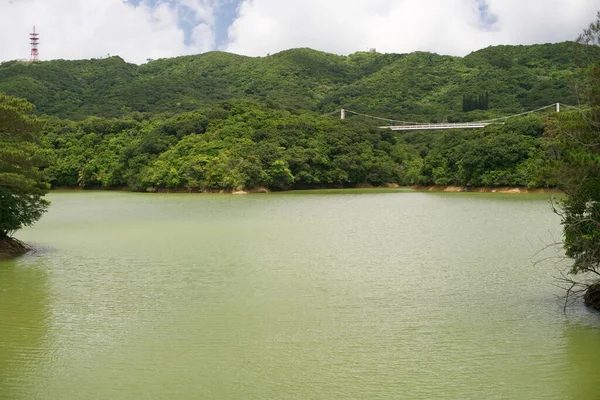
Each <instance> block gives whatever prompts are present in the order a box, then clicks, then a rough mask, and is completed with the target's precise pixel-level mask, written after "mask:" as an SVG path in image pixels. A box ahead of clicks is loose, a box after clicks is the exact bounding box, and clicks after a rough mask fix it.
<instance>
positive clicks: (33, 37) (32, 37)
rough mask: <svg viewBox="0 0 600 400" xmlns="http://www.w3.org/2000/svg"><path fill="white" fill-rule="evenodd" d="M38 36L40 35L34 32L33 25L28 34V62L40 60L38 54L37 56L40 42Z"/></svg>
mask: <svg viewBox="0 0 600 400" xmlns="http://www.w3.org/2000/svg"><path fill="white" fill-rule="evenodd" d="M38 36H40V34H39V33H36V32H35V26H34V27H33V32H32V33H30V34H29V41H30V43H31V58H30V59H29V61H30V62H39V61H40V59H39V58H38V56H39V51H38V44H39V43H40V42H39V40H40V38H39V37H38Z"/></svg>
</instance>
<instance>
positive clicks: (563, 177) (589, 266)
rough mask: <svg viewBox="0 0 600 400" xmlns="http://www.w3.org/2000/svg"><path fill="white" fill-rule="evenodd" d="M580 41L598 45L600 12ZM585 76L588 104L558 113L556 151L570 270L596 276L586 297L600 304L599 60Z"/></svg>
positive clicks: (584, 95) (583, 89)
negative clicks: (569, 113) (563, 192)
mask: <svg viewBox="0 0 600 400" xmlns="http://www.w3.org/2000/svg"><path fill="white" fill-rule="evenodd" d="M578 41H579V42H580V43H582V44H586V45H595V46H598V45H600V13H598V19H597V20H596V21H595V22H594V23H592V24H591V25H590V27H589V28H588V29H586V30H585V31H584V32H583V34H582V35H581V36H580V37H579V40H578ZM584 56H586V54H581V57H584ZM585 77H586V80H585V85H584V86H582V87H580V92H579V95H580V96H581V98H582V101H583V102H584V103H585V104H587V106H588V107H587V108H586V109H583V110H582V111H581V112H580V113H576V114H571V115H563V116H560V118H558V117H557V118H555V121H554V125H555V131H556V134H557V135H556V137H557V142H556V148H555V153H556V154H558V156H559V157H558V171H559V175H558V176H559V179H558V182H559V183H560V185H561V186H562V187H563V188H564V190H565V194H566V197H565V199H564V200H563V201H562V203H561V209H560V215H561V216H562V223H563V227H564V247H565V250H566V254H567V256H568V257H570V258H571V259H572V260H573V264H572V268H571V273H572V274H584V275H586V276H589V275H591V276H593V277H595V278H594V279H593V281H592V282H593V283H592V284H591V285H585V286H586V287H587V293H586V295H585V300H586V303H587V304H588V305H590V306H592V307H595V308H597V309H600V62H598V61H595V62H594V63H592V64H591V65H590V66H587V67H586V70H585ZM573 284H574V285H575V286H576V284H577V282H573ZM575 286H572V287H571V289H570V290H572V288H573V287H575Z"/></svg>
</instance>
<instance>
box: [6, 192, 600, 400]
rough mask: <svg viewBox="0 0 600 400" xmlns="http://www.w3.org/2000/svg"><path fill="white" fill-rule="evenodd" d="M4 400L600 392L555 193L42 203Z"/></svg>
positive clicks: (15, 279) (134, 197)
mask: <svg viewBox="0 0 600 400" xmlns="http://www.w3.org/2000/svg"><path fill="white" fill-rule="evenodd" d="M48 198H49V200H51V201H52V206H51V208H50V210H49V212H48V213H47V214H46V215H45V216H44V217H43V219H42V220H41V221H40V222H39V223H38V224H36V225H35V226H34V227H32V228H27V229H24V230H22V231H20V232H19V233H18V235H17V237H18V238H20V239H21V240H24V241H26V242H27V243H29V244H33V245H34V246H35V247H36V249H37V251H36V252H35V253H33V254H30V255H28V256H25V257H22V258H20V259H16V260H9V261H0V399H10V400H18V399H77V400H82V399H124V400H125V399H395V398H406V399H469V398H471V399H534V398H535V399H599V398H600V314H598V313H594V312H590V311H588V310H587V309H586V308H585V307H584V306H582V305H581V304H576V305H574V306H572V307H570V308H568V309H567V311H566V312H564V311H563V303H562V302H561V300H560V299H559V298H558V297H557V296H560V295H561V294H562V292H561V290H560V289H558V288H557V287H555V286H554V284H556V283H557V282H556V280H555V278H554V277H555V276H557V275H558V273H559V271H560V270H561V268H563V267H561V266H564V264H561V263H560V262H559V261H558V260H556V257H559V256H560V255H561V254H562V253H561V251H560V248H555V247H550V248H548V249H546V250H543V249H544V247H545V246H547V245H548V244H550V243H553V242H555V241H558V240H560V238H561V226H560V220H559V218H558V217H557V216H556V215H554V214H553V213H552V211H551V207H550V200H549V195H504V194H483V193H433V192H431V193H429V192H413V191H409V190H343V191H311V192H289V193H278V194H264V195H262V194H261V195H249V196H234V195H181V194H134V193H121V192H53V193H51V194H50V195H49V196H48Z"/></svg>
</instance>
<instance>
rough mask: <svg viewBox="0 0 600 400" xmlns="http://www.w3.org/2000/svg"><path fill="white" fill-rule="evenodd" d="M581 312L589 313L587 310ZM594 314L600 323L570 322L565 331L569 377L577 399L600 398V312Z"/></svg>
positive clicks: (572, 394)
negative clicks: (583, 323) (587, 324)
mask: <svg viewBox="0 0 600 400" xmlns="http://www.w3.org/2000/svg"><path fill="white" fill-rule="evenodd" d="M580 312H581V313H583V314H587V313H589V312H588V311H586V310H583V311H580ZM592 314H596V315H593V318H597V320H598V321H599V323H597V324H593V325H592V326H585V325H581V324H568V325H567V326H566V328H565V332H564V336H565V339H566V341H567V349H566V356H567V362H568V365H569V370H568V375H567V376H568V378H567V379H568V381H569V385H570V389H571V396H572V397H571V398H572V399H575V400H599V399H600V368H599V364H600V359H599V358H598V356H599V355H600V313H592ZM594 325H595V326H594Z"/></svg>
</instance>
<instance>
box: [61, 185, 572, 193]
mask: <svg viewBox="0 0 600 400" xmlns="http://www.w3.org/2000/svg"><path fill="white" fill-rule="evenodd" d="M328 189H329V190H331V189H342V190H343V189H406V190H412V191H416V192H446V193H499V194H561V193H563V192H562V191H561V190H559V189H552V188H526V187H511V186H501V187H490V186H483V187H467V186H436V185H433V186H424V185H416V186H402V185H400V184H397V183H386V184H383V185H379V186H374V185H371V184H358V185H352V186H339V185H314V186H297V187H288V188H283V189H279V190H271V189H269V188H267V187H264V186H259V187H254V188H246V189H240V190H231V189H213V190H200V189H186V188H172V189H163V188H159V189H155V188H152V189H147V190H145V191H135V190H131V188H129V187H127V186H119V187H100V186H94V187H87V188H83V187H80V186H57V187H53V188H51V189H50V192H54V191H82V192H86V191H115V192H132V193H161V194H166V193H173V194H185V193H189V194H234V195H244V194H261V193H263V194H264V193H272V192H275V193H277V192H289V191H309V190H328Z"/></svg>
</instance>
